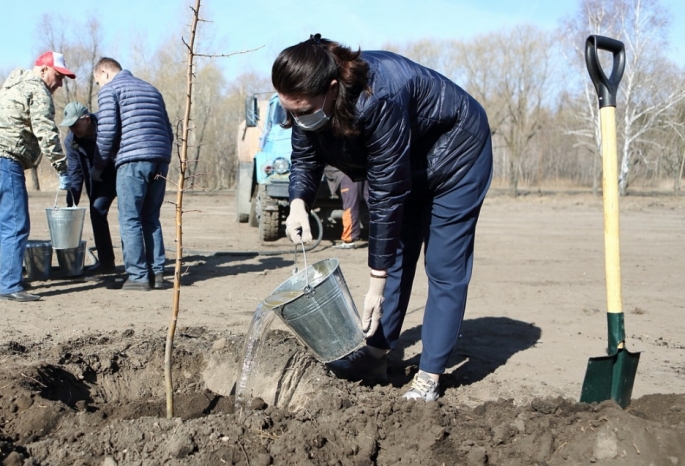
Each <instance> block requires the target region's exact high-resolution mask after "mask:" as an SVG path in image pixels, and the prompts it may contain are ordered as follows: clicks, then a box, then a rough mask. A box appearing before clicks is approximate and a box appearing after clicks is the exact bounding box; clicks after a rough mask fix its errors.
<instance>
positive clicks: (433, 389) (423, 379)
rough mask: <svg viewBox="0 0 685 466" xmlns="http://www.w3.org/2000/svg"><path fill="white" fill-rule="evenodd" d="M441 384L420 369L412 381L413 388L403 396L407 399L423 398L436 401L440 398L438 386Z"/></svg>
mask: <svg viewBox="0 0 685 466" xmlns="http://www.w3.org/2000/svg"><path fill="white" fill-rule="evenodd" d="M439 386H440V384H438V382H436V381H435V380H433V379H432V378H431V376H430V375H428V374H426V373H425V372H423V371H419V372H418V374H416V375H415V376H414V380H413V381H412V383H411V388H410V389H409V391H408V392H407V393H405V394H404V395H402V398H404V399H406V400H423V401H435V400H437V399H438V396H440V395H439V394H438V387H439Z"/></svg>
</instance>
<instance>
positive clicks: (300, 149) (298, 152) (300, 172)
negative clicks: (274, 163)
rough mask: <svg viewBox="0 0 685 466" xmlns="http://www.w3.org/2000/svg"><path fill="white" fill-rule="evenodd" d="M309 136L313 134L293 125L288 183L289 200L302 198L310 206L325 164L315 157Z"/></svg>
mask: <svg viewBox="0 0 685 466" xmlns="http://www.w3.org/2000/svg"><path fill="white" fill-rule="evenodd" d="M310 137H315V136H314V135H313V134H312V135H307V134H306V133H305V131H303V130H301V129H300V128H298V127H297V126H293V130H292V136H291V142H292V149H293V152H292V154H291V156H290V161H291V163H292V167H291V169H290V179H289V181H290V183H289V185H288V194H289V196H290V200H291V201H292V200H293V199H298V198H299V199H302V200H303V201H304V203H305V204H306V205H307V206H308V207H311V206H312V204H313V203H314V200H315V199H316V193H317V192H318V190H319V184H320V183H321V177H322V176H323V170H324V166H325V165H324V162H322V161H321V159H320V158H319V157H317V155H316V150H315V149H314V146H313V145H312V143H311V140H310V139H309V138H310Z"/></svg>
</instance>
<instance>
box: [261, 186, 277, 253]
mask: <svg viewBox="0 0 685 466" xmlns="http://www.w3.org/2000/svg"><path fill="white" fill-rule="evenodd" d="M257 202H258V203H259V204H258V209H259V212H258V217H259V239H260V241H276V240H277V239H278V238H279V237H280V235H279V230H280V226H281V217H280V213H281V212H280V210H281V208H280V207H279V206H278V204H277V202H276V201H275V200H274V199H272V198H271V197H269V196H268V195H267V194H266V185H260V186H259V195H258V196H257ZM274 207H275V208H276V210H273V209H274Z"/></svg>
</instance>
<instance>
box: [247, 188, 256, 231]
mask: <svg viewBox="0 0 685 466" xmlns="http://www.w3.org/2000/svg"><path fill="white" fill-rule="evenodd" d="M248 222H249V223H250V226H251V227H254V228H257V227H258V226H259V217H258V216H257V187H256V186H255V188H254V192H253V193H252V201H251V202H250V215H249V216H248Z"/></svg>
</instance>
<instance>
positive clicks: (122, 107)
mask: <svg viewBox="0 0 685 466" xmlns="http://www.w3.org/2000/svg"><path fill="white" fill-rule="evenodd" d="M98 105H99V107H100V108H99V111H98V137H97V144H98V149H99V152H100V157H99V159H97V160H95V162H94V163H95V167H96V168H98V169H100V170H102V169H104V168H105V167H106V166H107V161H108V160H114V165H115V166H116V167H119V165H121V164H122V163H127V162H140V161H149V162H155V161H161V162H166V163H169V162H170V161H171V145H172V143H173V140H174V134H173V131H172V129H171V122H170V121H169V116H168V115H167V111H166V107H165V106H164V99H163V98H162V94H161V93H160V92H159V91H158V90H157V89H155V87H154V86H152V85H151V84H150V83H147V82H145V81H143V80H142V79H138V78H136V77H135V76H133V75H132V74H131V72H130V71H128V70H122V71H119V72H118V73H117V74H116V75H115V76H114V79H112V81H110V82H109V83H107V84H105V85H104V86H102V88H101V89H100V92H99V93H98Z"/></svg>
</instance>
